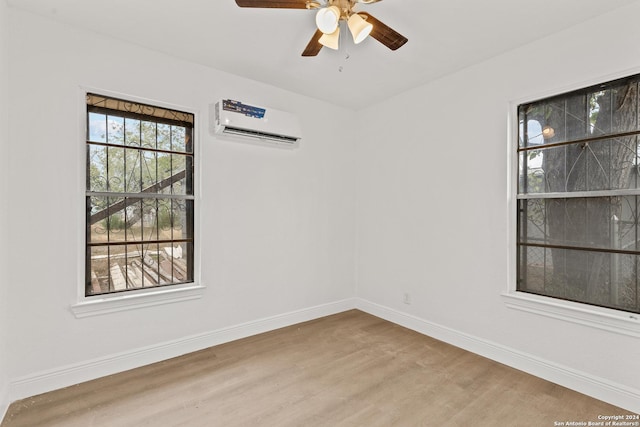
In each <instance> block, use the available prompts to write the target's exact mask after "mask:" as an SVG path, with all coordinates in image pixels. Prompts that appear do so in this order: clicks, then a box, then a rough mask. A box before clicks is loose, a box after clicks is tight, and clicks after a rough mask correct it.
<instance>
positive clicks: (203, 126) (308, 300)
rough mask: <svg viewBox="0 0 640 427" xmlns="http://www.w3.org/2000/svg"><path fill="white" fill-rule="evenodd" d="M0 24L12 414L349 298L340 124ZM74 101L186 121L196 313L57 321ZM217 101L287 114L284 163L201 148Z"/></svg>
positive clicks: (238, 87)
mask: <svg viewBox="0 0 640 427" xmlns="http://www.w3.org/2000/svg"><path fill="white" fill-rule="evenodd" d="M10 13H11V36H12V39H13V40H19V45H18V44H17V42H16V44H15V47H16V48H15V49H12V50H11V58H10V59H11V70H10V81H11V87H10V97H9V98H10V104H11V112H10V115H9V117H10V123H11V128H10V136H11V145H10V146H9V147H8V150H9V155H10V156H11V164H10V167H9V174H10V175H11V176H14V177H17V178H16V179H14V180H13V185H11V186H10V188H9V194H8V199H9V200H11V204H12V207H13V209H12V210H11V212H10V214H9V221H10V224H11V227H9V233H8V245H9V247H10V248H11V250H10V254H9V261H10V263H11V266H12V268H11V272H10V273H11V274H10V282H9V283H10V285H11V288H10V290H9V295H8V297H9V301H10V306H9V307H8V316H9V318H10V323H11V325H12V327H11V330H10V336H9V339H8V344H9V348H10V349H11V351H10V353H9V367H10V376H11V380H12V383H13V384H14V385H15V387H16V390H14V393H13V394H12V398H20V397H24V394H25V393H33V392H42V391H45V390H43V389H49V388H54V387H60V386H62V385H66V383H67V382H68V381H69V380H70V379H71V378H72V377H73V375H72V373H74V372H76V371H77V370H82V369H85V370H89V369H88V368H90V367H91V366H93V365H99V366H96V369H95V373H94V374H93V375H99V374H100V373H105V372H106V371H108V370H109V369H112V368H114V367H113V366H111V367H110V368H108V369H106V368H102V371H101V370H100V369H98V368H99V367H100V366H103V365H104V363H106V361H105V358H108V357H109V356H113V357H114V358H115V359H118V358H119V357H120V356H122V355H123V354H127V353H128V352H132V351H137V350H140V349H142V350H140V351H141V352H143V353H144V351H146V350H145V349H149V348H153V347H154V346H159V345H160V346H162V345H163V344H164V343H173V342H175V341H176V340H178V341H179V340H181V339H184V337H193V336H200V335H201V334H207V333H212V332H215V331H220V330H224V329H225V328H229V327H233V326H235V325H241V324H245V323H246V322H255V321H258V320H261V319H268V318H271V317H272V316H276V317H278V316H282V315H283V314H287V313H292V312H293V313H296V312H297V311H299V310H307V309H310V308H313V307H317V306H323V305H327V304H329V305H330V304H332V303H336V302H339V301H342V300H344V299H350V298H353V297H354V294H355V274H354V265H355V263H354V254H355V247H354V245H355V234H354V233H355V227H354V225H353V220H354V217H355V197H354V187H355V172H354V169H355V168H354V165H353V163H354V159H355V144H354V143H353V142H352V139H353V138H352V133H351V131H350V127H349V125H350V124H351V123H352V122H353V120H354V113H353V112H352V111H349V110H344V109H339V108H336V107H334V106H332V105H329V104H326V103H323V102H319V101H315V100H312V99H310V98H307V97H303V96H300V95H296V94H293V93H290V92H285V91H283V90H280V89H277V88H274V87H271V86H267V85H264V84H259V83H256V82H253V81H249V80H245V79H241V78H238V77H235V76H232V75H229V74H225V73H222V72H217V71H215V70H212V69H208V68H205V67H201V66H198V65H195V64H192V63H188V62H183V61H181V60H177V59H174V58H172V57H169V56H166V55H163V54H159V53H156V52H153V51H149V50H145V49H142V48H139V47H137V46H134V45H132V44H127V43H121V42H119V41H116V40H113V39H109V38H104V37H102V36H99V35H97V34H93V33H90V32H87V31H82V30H76V29H73V28H71V27H67V26H64V25H60V24H56V23H54V22H53V21H50V20H48V19H44V18H41V17H37V16H34V15H30V14H27V13H23V12H20V11H17V10H13V9H12V10H11V11H10ZM18 47H19V48H18ZM81 86H88V87H93V88H101V89H104V90H108V91H115V92H119V93H122V94H124V95H131V96H135V97H142V98H147V99H150V100H157V101H160V102H162V103H171V104H174V105H177V106H182V107H183V108H187V109H190V110H196V111H198V112H199V115H198V117H197V120H198V125H197V128H198V132H199V135H198V136H199V138H198V139H197V144H198V145H199V155H200V157H199V162H200V179H201V194H200V201H199V209H200V214H201V215H200V230H199V232H198V233H197V238H198V239H199V241H200V243H201V254H202V284H204V285H206V286H207V289H206V291H205V293H204V296H203V297H202V298H201V299H198V300H194V301H187V302H181V303H174V304H168V305H162V306H156V307H151V308H145V309H140V310H133V311H126V312H120V313H115V314H109V315H103V316H98V317H90V318H85V319H76V318H75V317H74V316H73V314H72V313H71V312H70V310H69V306H70V305H71V304H73V303H74V302H76V298H77V288H78V280H77V279H78V272H79V271H82V268H83V254H82V253H79V251H78V242H79V241H81V239H82V237H83V234H82V233H83V226H82V221H83V215H84V208H83V202H82V199H83V196H82V180H83V177H82V173H83V172H82V167H83V165H82V153H83V140H82V138H83V135H82V132H81V130H80V129H79V123H81V120H82V116H83V107H82V105H81V99H80V97H79V95H80V93H81V92H80V87H81ZM221 97H233V98H236V99H240V100H242V101H245V102H253V103H256V104H258V105H267V106H270V107H273V108H278V109H283V110H287V111H292V112H296V113H298V114H299V116H300V118H301V120H302V128H303V133H304V139H303V141H302V142H301V145H300V147H299V149H297V150H283V149H274V148H266V147H264V146H256V145H249V144H242V143H231V142H227V141H220V140H217V139H214V138H212V137H211V136H210V135H209V133H208V130H207V128H208V117H207V114H208V110H207V108H208V104H209V103H211V102H214V101H215V100H216V99H217V98H221ZM309 112H312V114H309ZM326 123H331V126H326ZM143 350H144V351H143ZM118 360H119V359H118ZM87 363H88V365H87ZM92 364H93V365H92ZM116 368H117V367H116ZM0 372H2V371H1V370H0ZM67 374H68V375H67ZM78 379H82V375H80V377H79V378H78ZM18 389H19V390H18Z"/></svg>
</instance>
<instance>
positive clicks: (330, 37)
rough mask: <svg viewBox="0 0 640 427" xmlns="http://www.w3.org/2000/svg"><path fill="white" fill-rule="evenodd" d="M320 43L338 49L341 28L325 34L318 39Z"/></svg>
mask: <svg viewBox="0 0 640 427" xmlns="http://www.w3.org/2000/svg"><path fill="white" fill-rule="evenodd" d="M318 43H320V44H321V45H322V46H326V47H328V48H330V49H333V50H338V46H339V45H340V28H336V30H335V31H334V32H333V33H331V34H323V35H322V37H320V39H319V40H318Z"/></svg>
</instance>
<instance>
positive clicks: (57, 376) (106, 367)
mask: <svg viewBox="0 0 640 427" xmlns="http://www.w3.org/2000/svg"><path fill="white" fill-rule="evenodd" d="M353 308H355V299H354V298H349V299H345V300H341V301H336V302H332V303H328V304H322V305H318V306H314V307H309V308H305V309H301V310H296V311H292V312H289V313H284V314H280V315H276V316H271V317H267V318H263V319H258V320H254V321H250V322H246V323H242V324H239V325H234V326H230V327H226V328H221V329H218V330H214V331H211V332H206V333H202V334H197V335H192V336H188V337H185V338H181V339H178V340H174V341H168V342H164V343H160V344H157V345H152V346H148V347H143V348H138V349H134V350H131V351H127V352H122V353H117V354H112V355H109V356H106V357H100V358H97V359H93V360H88V361H84V362H80V363H76V364H72V365H68V366H63V367H60V368H56V369H51V370H47V371H43V372H39V373H35V374H33V375H28V376H25V377H22V378H19V379H17V380H14V381H11V382H10V383H9V399H8V401H9V402H15V401H17V400H20V399H24V398H27V397H30V396H35V395H37V394H41V393H46V392H48V391H52V390H57V389H60V388H64V387H68V386H71V385H74V384H79V383H82V382H85V381H90V380H93V379H96V378H101V377H104V376H107V375H112V374H115V373H118V372H124V371H127V370H130V369H134V368H138V367H141V366H145V365H149V364H151V363H156V362H160V361H163V360H167V359H170V358H173V357H177V356H181V355H183V354H187V353H190V352H193V351H198V350H202V349H205V348H209V347H212V346H215V345H219V344H223V343H226V342H230V341H234V340H237V339H241V338H246V337H249V336H252V335H256V334H260V333H263V332H268V331H272V330H274V329H279V328H283V327H286V326H290V325H294V324H296V323H301V322H306V321H309V320H313V319H318V318H320V317H324V316H329V315H332V314H336V313H341V312H343V311H347V310H351V309H353ZM0 409H2V407H1V406H0ZM5 410H6V408H5ZM0 413H1V412H0ZM3 417H4V414H3ZM3 417H0V420H2V419H3Z"/></svg>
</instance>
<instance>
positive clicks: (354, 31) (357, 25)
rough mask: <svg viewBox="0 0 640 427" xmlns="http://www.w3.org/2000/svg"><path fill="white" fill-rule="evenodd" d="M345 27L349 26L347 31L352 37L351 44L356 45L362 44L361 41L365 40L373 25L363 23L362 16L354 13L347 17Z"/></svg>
mask: <svg viewBox="0 0 640 427" xmlns="http://www.w3.org/2000/svg"><path fill="white" fill-rule="evenodd" d="M347 25H348V26H349V31H351V35H352V36H353V42H354V43H355V44H358V43H360V42H362V40H364V39H366V38H367V36H368V35H369V33H371V30H373V25H371V24H370V23H368V22H367V21H365V20H364V19H363V18H362V16H360V15H358V14H357V13H354V14H353V15H351V16H350V17H349V20H348V21H347Z"/></svg>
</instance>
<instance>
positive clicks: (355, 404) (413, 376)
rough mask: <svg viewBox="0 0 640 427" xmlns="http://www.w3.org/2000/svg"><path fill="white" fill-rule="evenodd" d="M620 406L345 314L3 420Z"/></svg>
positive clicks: (457, 421) (420, 422) (158, 424)
mask: <svg viewBox="0 0 640 427" xmlns="http://www.w3.org/2000/svg"><path fill="white" fill-rule="evenodd" d="M627 413H629V412H628V411H624V410H621V409H619V408H616V407H614V406H611V405H608V404H605V403H603V402H600V401H598V400H594V399H592V398H589V397H587V396H584V395H582V394H579V393H577V392H574V391H571V390H568V389H566V388H563V387H560V386H557V385H554V384H552V383H549V382H546V381H543V380H541V379H538V378H536V377H533V376H531V375H528V374H525V373H522V372H520V371H517V370H515V369H512V368H509V367H506V366H504V365H501V364H499V363H496V362H493V361H490V360H488V359H485V358H483V357H480V356H477V355H474V354H472V353H469V352H466V351H464V350H461V349H458V348H456V347H453V346H450V345H447V344H444V343H442V342H440V341H436V340H434V339H431V338H428V337H425V336H423V335H420V334H418V333H416V332H413V331H411V330H408V329H405V328H402V327H400V326H397V325H394V324H392V323H390V322H387V321H384V320H381V319H379V318H376V317H374V316H371V315H368V314H366V313H362V312H360V311H357V310H352V311H348V312H345V313H341V314H337V315H334V316H329V317H325V318H322V319H318V320H314V321H311V322H306V323H302V324H299V325H295V326H291V327H287V328H283V329H279V330H276V331H272V332H269V333H265V334H261V335H257V336H254V337H250V338H246V339H242V340H239V341H234V342H231V343H227V344H223V345H219V346H216V347H212V348H209V349H206V350H202V351H199V352H196V353H192V354H188V355H185V356H181V357H179V358H175V359H171V360H168V361H164V362H160V363H156V364H153V365H149V366H146V367H143V368H139V369H135V370H132V371H128V372H124V373H120V374H117V375H112V376H109V377H105V378H101V379H98V380H94V381H90V382H87V383H83V384H79V385H76V386H73V387H68V388H65V389H62V390H58V391H54V392H51V393H46V394H42V395H39V396H35V397H32V398H28V399H25V400H22V401H19V402H15V403H14V404H12V405H11V407H10V408H9V411H8V413H7V415H6V417H5V419H4V421H3V422H2V425H1V426H2V427H17V426H28V427H34V426H38V427H42V426H64V427H74V426H82V427H87V426H109V427H112V426H136V427H138V426H154V427H164V426H189V427H192V426H207V427H209V426H225V427H227V426H367V427H369V426H465V427H467V426H554V422H556V421H557V422H566V421H585V422H588V421H597V420H598V418H597V417H598V415H600V414H602V415H612V414H627Z"/></svg>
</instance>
